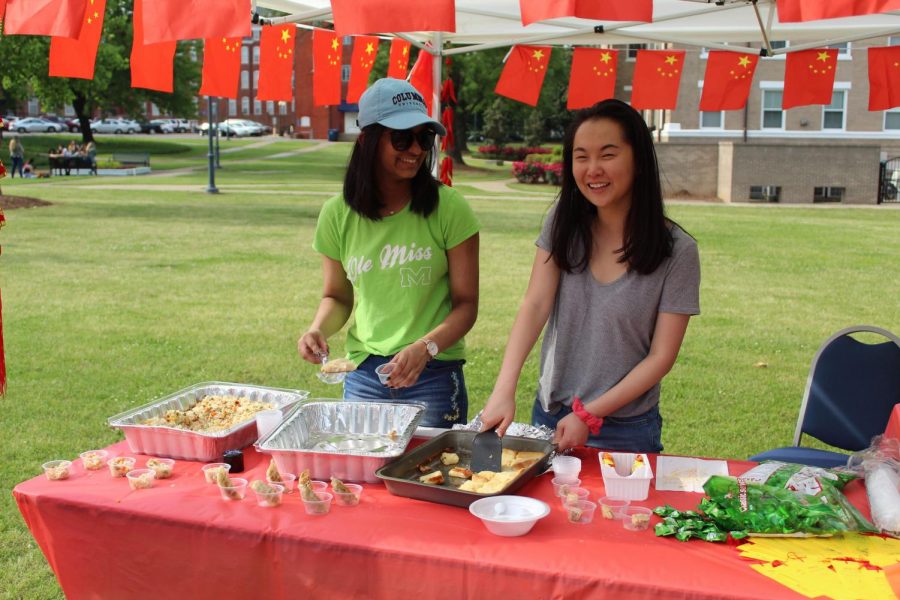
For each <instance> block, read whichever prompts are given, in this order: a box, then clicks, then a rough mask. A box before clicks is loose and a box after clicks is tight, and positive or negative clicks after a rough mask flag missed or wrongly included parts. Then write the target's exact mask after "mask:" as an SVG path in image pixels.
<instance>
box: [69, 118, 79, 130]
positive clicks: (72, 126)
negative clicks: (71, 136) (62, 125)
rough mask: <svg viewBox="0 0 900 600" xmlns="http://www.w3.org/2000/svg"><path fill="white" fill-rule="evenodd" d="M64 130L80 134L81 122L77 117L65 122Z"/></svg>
mask: <svg viewBox="0 0 900 600" xmlns="http://www.w3.org/2000/svg"><path fill="white" fill-rule="evenodd" d="M66 128H67V129H68V130H69V132H70V133H81V121H79V120H78V117H75V118H72V119H68V120H66Z"/></svg>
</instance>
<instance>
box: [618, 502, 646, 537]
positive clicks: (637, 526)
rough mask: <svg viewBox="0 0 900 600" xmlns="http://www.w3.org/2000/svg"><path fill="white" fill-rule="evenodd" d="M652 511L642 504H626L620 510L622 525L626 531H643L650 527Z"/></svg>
mask: <svg viewBox="0 0 900 600" xmlns="http://www.w3.org/2000/svg"><path fill="white" fill-rule="evenodd" d="M652 514H653V511H652V510H650V509H649V508H645V507H643V506H627V507H625V509H624V510H623V511H622V515H623V516H622V527H624V528H625V529H627V530H628V531H644V530H645V529H647V528H648V527H650V515H652Z"/></svg>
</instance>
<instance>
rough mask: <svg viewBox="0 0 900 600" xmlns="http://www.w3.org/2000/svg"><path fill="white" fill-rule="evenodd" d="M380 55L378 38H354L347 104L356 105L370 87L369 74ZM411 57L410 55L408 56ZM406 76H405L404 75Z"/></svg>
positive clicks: (362, 36) (368, 36)
mask: <svg viewBox="0 0 900 600" xmlns="http://www.w3.org/2000/svg"><path fill="white" fill-rule="evenodd" d="M377 54H378V38H377V37H375V36H372V35H360V36H356V37H354V38H353V58H351V59H350V83H348V84H347V102H349V103H351V104H354V103H356V102H358V101H359V97H360V96H362V93H363V92H364V91H366V87H368V85H369V73H371V72H372V65H374V64H375V56H376V55H377ZM407 56H409V55H407ZM404 75H405V74H404Z"/></svg>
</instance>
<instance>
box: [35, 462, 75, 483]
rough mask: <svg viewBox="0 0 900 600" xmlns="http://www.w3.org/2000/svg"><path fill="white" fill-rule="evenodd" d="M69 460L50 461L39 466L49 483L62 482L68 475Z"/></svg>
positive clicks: (70, 463)
mask: <svg viewBox="0 0 900 600" xmlns="http://www.w3.org/2000/svg"><path fill="white" fill-rule="evenodd" d="M71 466H72V461H71V460H50V461H47V462H45V463H44V464H42V465H41V467H43V469H44V475H45V476H46V477H47V479H49V480H50V481H62V480H63V479H68V478H69V475H70V467H71Z"/></svg>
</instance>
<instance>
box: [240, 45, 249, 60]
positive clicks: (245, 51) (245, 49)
mask: <svg viewBox="0 0 900 600" xmlns="http://www.w3.org/2000/svg"><path fill="white" fill-rule="evenodd" d="M241 62H242V63H243V64H247V63H248V62H250V46H241Z"/></svg>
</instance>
